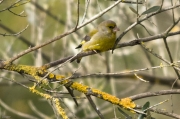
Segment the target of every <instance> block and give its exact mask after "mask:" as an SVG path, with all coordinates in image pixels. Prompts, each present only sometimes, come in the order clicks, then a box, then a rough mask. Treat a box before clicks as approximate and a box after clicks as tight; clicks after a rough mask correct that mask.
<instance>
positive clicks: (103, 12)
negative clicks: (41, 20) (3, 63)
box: [8, 1, 121, 62]
mask: <svg viewBox="0 0 180 119" xmlns="http://www.w3.org/2000/svg"><path fill="white" fill-rule="evenodd" d="M120 2H121V1H117V2H115V3H114V4H113V5H111V6H109V7H107V8H106V9H104V10H103V11H102V12H100V13H98V14H96V15H95V16H94V17H92V18H91V19H89V20H88V21H87V22H85V23H83V24H81V25H78V26H77V28H76V30H75V29H74V28H73V29H71V30H69V31H67V32H65V33H63V34H61V35H59V36H56V37H54V38H52V39H50V40H49V41H47V42H45V43H43V44H40V45H37V46H35V47H32V48H29V49H27V50H24V51H23V52H21V53H19V54H18V55H16V56H14V57H12V58H11V59H9V60H8V62H13V61H14V60H16V59H18V58H20V57H22V56H23V55H25V54H27V53H29V52H32V51H34V50H37V49H39V48H42V47H44V46H46V45H48V44H50V43H53V42H55V41H57V40H59V39H61V38H63V37H65V36H67V35H69V34H71V33H73V32H75V31H77V30H79V29H80V28H82V27H84V26H85V25H87V24H89V23H90V22H92V21H94V20H95V19H97V18H99V17H100V16H102V15H103V14H105V13H106V12H108V11H109V10H111V9H112V8H114V7H115V6H116V5H118V4H119V3H120Z"/></svg>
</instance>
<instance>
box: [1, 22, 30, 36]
mask: <svg viewBox="0 0 180 119" xmlns="http://www.w3.org/2000/svg"><path fill="white" fill-rule="evenodd" d="M0 26H3V25H1V24H0ZM28 27H29V25H27V26H26V27H25V28H24V29H22V30H21V31H19V32H18V33H13V34H6V33H4V34H2V33H0V35H2V36H17V35H20V34H21V33H22V32H24V31H25V30H26V29H27V28H28Z"/></svg>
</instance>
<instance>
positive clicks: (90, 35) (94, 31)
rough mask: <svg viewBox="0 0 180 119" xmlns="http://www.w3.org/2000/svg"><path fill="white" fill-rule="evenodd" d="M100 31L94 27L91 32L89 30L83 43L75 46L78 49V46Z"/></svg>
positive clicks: (82, 42)
mask: <svg viewBox="0 0 180 119" xmlns="http://www.w3.org/2000/svg"><path fill="white" fill-rule="evenodd" d="M97 32H98V30H97V29H93V30H92V31H91V32H89V33H88V34H87V35H86V36H85V37H84V38H83V39H82V41H81V43H80V44H79V45H78V46H77V47H76V48H75V49H78V48H81V47H82V45H83V44H84V43H86V42H88V41H90V39H91V37H92V36H93V35H94V34H96V33H97Z"/></svg>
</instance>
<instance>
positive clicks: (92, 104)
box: [86, 95, 104, 119]
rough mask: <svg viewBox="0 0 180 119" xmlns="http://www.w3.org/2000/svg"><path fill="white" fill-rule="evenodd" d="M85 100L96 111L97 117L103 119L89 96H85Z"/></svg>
mask: <svg viewBox="0 0 180 119" xmlns="http://www.w3.org/2000/svg"><path fill="white" fill-rule="evenodd" d="M86 97H87V99H88V100H89V102H90V104H91V106H92V107H93V109H94V110H95V111H96V113H97V114H98V115H99V118H100V119H104V117H103V115H102V114H101V112H100V111H99V109H98V108H97V107H96V105H95V103H94V102H93V100H92V98H91V97H90V95H86Z"/></svg>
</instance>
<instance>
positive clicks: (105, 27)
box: [98, 20, 119, 33]
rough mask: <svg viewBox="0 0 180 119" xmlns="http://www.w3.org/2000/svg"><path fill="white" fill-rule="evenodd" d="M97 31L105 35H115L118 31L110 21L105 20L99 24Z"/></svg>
mask: <svg viewBox="0 0 180 119" xmlns="http://www.w3.org/2000/svg"><path fill="white" fill-rule="evenodd" d="M98 31H102V32H106V33H116V32H117V31H119V28H118V27H117V26H116V23H115V22H114V21H112V20H106V21H103V22H101V23H100V24H99V26H98Z"/></svg>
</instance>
